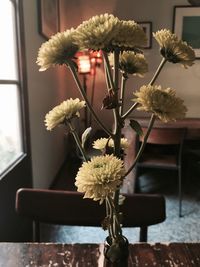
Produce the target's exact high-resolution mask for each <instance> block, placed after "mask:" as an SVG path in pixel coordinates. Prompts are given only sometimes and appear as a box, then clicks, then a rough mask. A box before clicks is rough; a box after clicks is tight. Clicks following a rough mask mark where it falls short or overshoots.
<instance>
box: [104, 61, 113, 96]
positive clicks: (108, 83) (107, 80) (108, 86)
mask: <svg viewBox="0 0 200 267" xmlns="http://www.w3.org/2000/svg"><path fill="white" fill-rule="evenodd" d="M103 60H104V73H105V80H106V86H107V89H108V91H109V90H110V89H111V85H110V82H109V77H108V72H107V67H106V61H105V57H104V58H103Z"/></svg>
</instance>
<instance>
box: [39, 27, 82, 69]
mask: <svg viewBox="0 0 200 267" xmlns="http://www.w3.org/2000/svg"><path fill="white" fill-rule="evenodd" d="M74 33H75V30H74V29H73V28H71V29H70V30H66V31H64V32H58V33H57V34H55V35H53V36H52V37H51V38H50V39H49V40H48V41H47V42H45V43H43V44H42V46H41V47H40V49H39V52H38V57H37V61H36V63H37V64H38V65H39V66H40V71H44V70H47V69H48V68H50V67H53V66H55V65H62V64H64V63H67V60H69V59H71V58H73V57H74V55H75V54H76V52H77V51H78V46H77V44H75V43H74V38H73V37H74Z"/></svg>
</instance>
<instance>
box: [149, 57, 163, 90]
mask: <svg viewBox="0 0 200 267" xmlns="http://www.w3.org/2000/svg"><path fill="white" fill-rule="evenodd" d="M166 62H167V60H166V59H165V58H163V59H162V60H161V62H160V64H159V66H158V68H157V70H156V72H155V74H154V76H153V78H152V79H151V81H150V83H149V85H153V84H154V82H155V81H156V79H157V78H158V75H159V74H160V72H161V70H162V68H163V67H164V65H165V63H166Z"/></svg>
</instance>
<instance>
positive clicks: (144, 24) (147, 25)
mask: <svg viewBox="0 0 200 267" xmlns="http://www.w3.org/2000/svg"><path fill="white" fill-rule="evenodd" d="M137 23H138V24H139V25H140V26H141V27H142V28H143V30H144V32H145V34H146V36H147V44H146V45H145V46H144V47H143V48H145V49H149V48H151V45H152V22H151V21H141V22H140V21H139V22H137Z"/></svg>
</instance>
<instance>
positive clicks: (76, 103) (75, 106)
mask: <svg viewBox="0 0 200 267" xmlns="http://www.w3.org/2000/svg"><path fill="white" fill-rule="evenodd" d="M83 107H85V101H80V100H79V99H78V98H76V99H72V98H70V99H68V100H66V101H63V102H62V103H61V104H60V105H58V106H56V107H54V108H53V109H52V110H51V111H49V113H48V114H46V116H45V125H46V127H47V130H50V131H51V130H52V129H53V128H55V127H56V126H57V125H59V124H62V123H64V122H65V121H67V120H70V119H72V118H74V117H76V116H78V117H79V116H80V113H79V110H80V109H82V108H83Z"/></svg>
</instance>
